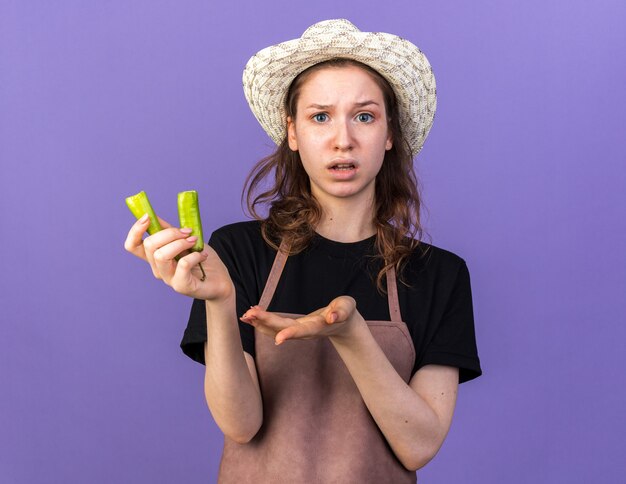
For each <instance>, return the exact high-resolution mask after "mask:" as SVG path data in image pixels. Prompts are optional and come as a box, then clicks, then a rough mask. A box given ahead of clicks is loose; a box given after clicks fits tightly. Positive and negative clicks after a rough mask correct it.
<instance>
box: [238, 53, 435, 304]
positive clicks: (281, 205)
mask: <svg viewBox="0 0 626 484" xmlns="http://www.w3.org/2000/svg"><path fill="white" fill-rule="evenodd" d="M345 66H357V67H360V68H362V69H364V70H365V71H366V72H367V73H369V74H370V76H371V77H372V79H373V80H374V81H375V82H376V84H377V85H378V86H379V87H380V89H381V90H382V93H383V98H384V101H385V111H386V114H387V122H388V129H389V130H390V132H391V135H392V140H393V146H392V148H391V149H390V150H388V151H386V152H385V157H384V160H383V164H382V167H381V169H380V172H379V173H378V175H377V176H376V182H375V198H374V220H373V223H374V226H375V227H376V231H377V237H376V252H377V254H375V255H374V256H373V258H374V259H378V260H379V262H380V263H381V265H382V268H381V269H380V270H379V272H378V274H377V276H376V287H377V288H378V291H379V292H380V293H381V294H384V293H386V291H385V287H384V285H383V277H384V275H385V272H386V271H387V269H388V268H390V267H392V266H393V267H394V268H395V269H396V273H397V274H398V280H400V281H401V282H403V283H404V284H405V285H407V284H406V282H404V280H403V277H402V272H403V268H404V266H405V264H406V262H407V260H408V257H409V255H410V254H411V252H413V250H415V249H416V248H417V247H418V246H419V245H420V240H421V239H422V236H423V233H424V230H423V228H422V226H421V224H420V208H421V206H422V202H421V195H420V188H419V184H418V180H417V177H416V175H415V172H414V169H413V154H412V152H411V148H410V146H409V144H408V142H407V141H406V140H405V138H404V137H403V135H402V130H401V128H400V122H399V119H398V118H399V116H398V110H397V104H396V96H395V93H394V91H393V89H392V88H391V86H390V85H389V83H388V82H387V81H386V80H385V79H384V78H383V77H382V76H381V75H380V74H379V73H378V72H376V71H375V70H374V69H372V68H371V67H369V66H367V65H365V64H362V63H360V62H357V61H354V60H352V59H345V58H337V59H331V60H328V61H324V62H321V63H319V64H315V65H314V66H312V67H309V68H308V69H306V70H305V71H303V72H301V73H300V74H299V75H298V76H297V77H296V78H295V79H294V81H293V82H292V83H291V86H290V87H289V91H288V94H287V97H286V103H285V110H286V113H287V116H291V118H292V119H295V118H296V113H297V111H296V106H297V102H298V97H299V94H300V91H301V89H302V86H303V85H304V83H305V82H306V81H307V79H308V78H309V77H310V75H311V74H313V73H314V72H316V71H319V70H320V69H324V68H329V67H332V68H339V67H345ZM285 133H286V127H285ZM272 172H274V183H273V185H272V186H270V187H269V188H267V189H265V190H263V189H262V188H261V185H262V183H263V180H265V179H266V178H268V177H269V176H270V174H271V173H272ZM244 199H245V200H246V208H247V212H248V213H249V214H250V215H251V216H252V217H253V218H255V219H257V220H259V221H261V233H262V235H263V239H264V240H265V241H266V242H267V243H268V244H269V245H270V246H271V247H273V248H274V249H276V250H278V248H279V244H280V240H281V239H286V240H287V241H289V242H290V243H291V249H290V254H297V253H299V252H301V251H302V250H304V249H305V248H306V247H307V246H308V245H309V243H310V242H311V240H312V238H313V236H314V235H315V227H316V226H317V225H318V223H319V222H320V220H321V218H322V207H321V206H320V204H319V203H318V201H317V200H316V199H315V197H314V196H313V195H312V194H311V185H310V180H309V176H308V175H307V173H306V171H305V170H304V168H303V166H302V162H301V160H300V154H299V152H297V151H292V150H291V149H290V148H289V144H288V141H287V136H286V135H285V138H284V139H283V141H282V143H281V144H280V145H279V146H278V148H277V149H276V151H274V153H272V154H271V155H269V156H267V157H265V158H263V159H262V160H260V161H259V162H258V163H257V164H256V165H255V166H254V167H253V168H252V170H251V171H250V173H249V174H248V176H247V178H246V181H245V184H244V189H243V192H242V196H241V200H242V205H243V201H244ZM268 204H269V207H270V208H269V214H268V216H267V217H262V216H260V215H259V213H258V211H257V207H258V206H267V205H268ZM423 254H424V255H425V254H426V251H425V252H424V253H423ZM379 267H380V266H379Z"/></svg>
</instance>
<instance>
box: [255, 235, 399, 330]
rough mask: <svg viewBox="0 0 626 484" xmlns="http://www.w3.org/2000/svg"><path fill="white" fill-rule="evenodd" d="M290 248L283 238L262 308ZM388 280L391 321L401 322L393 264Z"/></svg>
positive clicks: (266, 301)
mask: <svg viewBox="0 0 626 484" xmlns="http://www.w3.org/2000/svg"><path fill="white" fill-rule="evenodd" d="M290 248H291V244H289V243H288V242H287V241H286V240H285V239H283V240H282V241H281V243H280V247H279V248H278V252H277V253H276V257H275V258H274V263H273V264H272V269H271V270H270V274H269V276H268V277H267V282H266V283H265V287H264V288H263V294H262V295H261V300H260V301H259V306H261V308H263V309H264V310H266V311H267V308H268V307H269V305H270V302H271V301H272V298H273V297H274V291H276V286H277V285H278V280H279V279H280V276H281V274H282V272H283V268H284V267H285V263H286V262H287V257H288V256H289V249H290ZM386 282H387V300H388V303H389V316H390V317H391V321H393V322H397V323H401V322H402V315H401V313H400V302H399V300H398V286H397V283H396V270H395V268H394V267H393V266H392V267H390V268H389V269H387V274H386Z"/></svg>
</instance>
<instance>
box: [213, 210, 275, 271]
mask: <svg viewBox="0 0 626 484" xmlns="http://www.w3.org/2000/svg"><path fill="white" fill-rule="evenodd" d="M209 245H210V246H211V247H212V248H213V249H214V250H215V251H216V252H217V253H218V255H219V256H220V258H221V259H222V261H223V262H224V263H225V264H226V265H227V267H229V268H233V267H237V268H239V269H241V270H242V271H245V269H246V267H249V268H251V267H252V266H255V267H260V270H261V271H263V270H264V268H265V266H267V265H271V262H272V261H273V260H274V257H275V254H276V251H275V250H274V249H273V248H272V247H271V246H270V245H269V244H268V243H267V242H265V240H264V239H263V235H262V234H261V222H260V221H259V220H248V221H243V222H234V223H231V224H227V225H224V226H222V227H220V228H218V229H216V230H215V231H213V233H212V234H211V238H210V240H209Z"/></svg>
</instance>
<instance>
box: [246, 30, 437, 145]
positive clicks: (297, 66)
mask: <svg viewBox="0 0 626 484" xmlns="http://www.w3.org/2000/svg"><path fill="white" fill-rule="evenodd" d="M333 58H346V59H353V60H356V61H358V62H361V63H363V64H366V65H368V66H370V67H371V68H373V69H374V70H375V71H377V72H378V73H379V74H380V75H381V76H383V77H384V78H385V79H386V80H387V82H389V84H390V86H391V88H392V89H393V90H394V92H395V95H396V100H397V104H398V111H399V118H400V127H401V129H402V135H403V136H404V138H405V139H406V141H407V142H408V144H409V146H410V148H411V152H412V155H413V156H415V155H417V154H418V153H419V152H420V150H421V149H422V146H423V145H424V141H425V139H426V136H428V132H429V131H430V128H431V127H432V124H433V121H434V118H435V110H436V108H437V96H436V86H435V76H434V75H433V71H432V68H431V66H430V63H429V62H428V59H427V58H426V56H425V55H424V54H423V53H422V51H421V50H420V49H419V48H418V47H417V46H416V45H414V44H412V43H411V42H409V41H408V40H406V39H403V38H401V37H399V36H397V35H393V34H388V33H384V32H361V31H360V30H359V29H357V28H356V27H355V26H354V25H353V24H352V23H351V22H349V21H348V20H345V19H335V20H325V21H322V22H318V23H316V24H314V25H312V26H310V27H309V28H308V29H306V31H305V32H304V33H303V34H302V37H300V38H299V39H294V40H289V41H287V42H282V43H280V44H277V45H273V46H270V47H266V48H265V49H263V50H260V51H259V52H257V53H256V54H255V55H254V56H252V57H251V58H250V60H249V61H248V63H247V64H246V67H245V69H244V71H243V90H244V93H245V96H246V100H247V101H248V104H249V105H250V109H252V112H253V113H254V116H255V117H256V119H257V120H258V121H259V123H260V124H261V126H262V127H263V129H264V130H265V132H266V133H267V134H268V135H269V137H270V138H271V139H272V140H273V141H274V142H275V143H276V144H277V145H280V144H281V143H282V142H283V141H284V139H285V137H286V134H287V128H286V126H287V114H286V110H285V99H286V97H287V93H288V90H289V86H290V85H291V83H292V82H293V80H294V79H295V78H296V76H297V75H298V74H300V73H301V72H302V71H304V70H306V69H307V68H309V67H311V66H313V65H315V64H319V63H320V62H324V61H326V60H329V59H333Z"/></svg>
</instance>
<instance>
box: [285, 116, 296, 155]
mask: <svg viewBox="0 0 626 484" xmlns="http://www.w3.org/2000/svg"><path fill="white" fill-rule="evenodd" d="M287 141H288V142H289V148H290V149H291V151H298V139H297V137H296V124H295V123H294V121H293V118H292V117H291V116H287Z"/></svg>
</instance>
